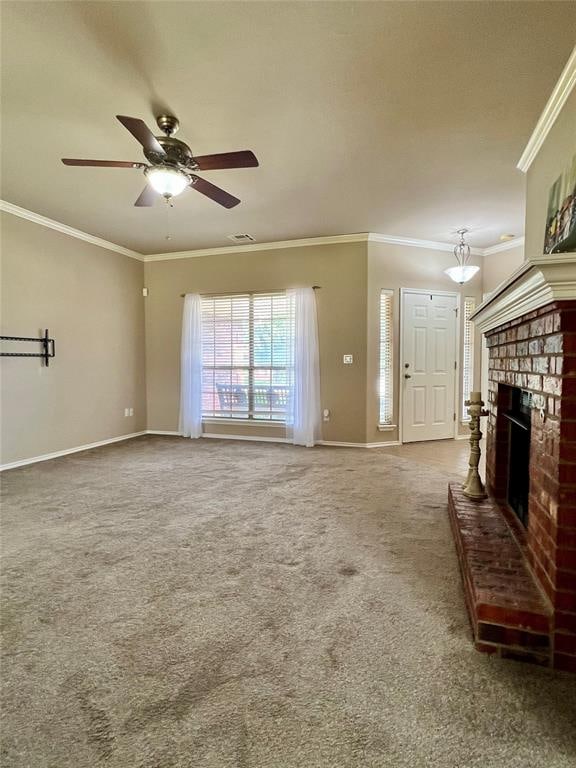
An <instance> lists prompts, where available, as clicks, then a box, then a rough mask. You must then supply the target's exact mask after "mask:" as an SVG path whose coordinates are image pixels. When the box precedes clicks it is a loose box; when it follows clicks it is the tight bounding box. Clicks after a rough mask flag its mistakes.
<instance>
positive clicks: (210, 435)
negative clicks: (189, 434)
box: [202, 432, 291, 443]
mask: <svg viewBox="0 0 576 768" xmlns="http://www.w3.org/2000/svg"><path fill="white" fill-rule="evenodd" d="M202 437H208V438H210V439H216V440H253V441H254V442H257V443H289V442H291V441H290V440H289V439H288V438H287V437H262V436H261V435H219V434H217V433H213V432H204V433H203V434H202Z"/></svg>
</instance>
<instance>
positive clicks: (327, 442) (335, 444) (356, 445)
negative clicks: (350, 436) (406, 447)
mask: <svg viewBox="0 0 576 768" xmlns="http://www.w3.org/2000/svg"><path fill="white" fill-rule="evenodd" d="M318 445H329V446H333V447H336V448H390V446H392V445H401V443H399V442H398V440H390V441H388V442H386V443H341V442H338V441H337V440H320V442H319V443H318Z"/></svg>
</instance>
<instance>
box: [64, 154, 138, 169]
mask: <svg viewBox="0 0 576 768" xmlns="http://www.w3.org/2000/svg"><path fill="white" fill-rule="evenodd" d="M62 162H63V163H64V165H90V166H96V167H98V168H146V167H147V166H146V165H145V163H131V162H130V161H129V160H77V159H75V158H71V157H63V158H62Z"/></svg>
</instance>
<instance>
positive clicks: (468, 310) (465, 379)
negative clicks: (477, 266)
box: [462, 296, 476, 421]
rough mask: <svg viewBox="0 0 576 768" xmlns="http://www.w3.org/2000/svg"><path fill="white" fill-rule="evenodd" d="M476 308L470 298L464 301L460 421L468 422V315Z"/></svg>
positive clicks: (471, 364)
mask: <svg viewBox="0 0 576 768" xmlns="http://www.w3.org/2000/svg"><path fill="white" fill-rule="evenodd" d="M475 308H476V301H475V300H474V298H473V297H472V296H467V297H466V298H465V299H464V356H463V358H462V419H463V420H465V421H468V418H469V416H468V411H467V409H466V406H465V405H464V403H465V402H466V400H468V399H469V398H470V393H471V392H472V387H473V386H474V324H473V323H472V322H471V321H470V315H471V314H472V313H473V312H474V309H475Z"/></svg>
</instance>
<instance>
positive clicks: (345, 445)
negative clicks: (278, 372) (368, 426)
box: [146, 429, 400, 448]
mask: <svg viewBox="0 0 576 768" xmlns="http://www.w3.org/2000/svg"><path fill="white" fill-rule="evenodd" d="M146 434H148V435H173V436H176V437H177V436H179V434H180V433H179V432H170V431H167V430H160V429H149V430H147V432H146ZM202 437H207V438H209V439H211V440H218V439H219V440H251V441H255V442H259V443H291V442H292V441H291V440H290V438H288V437H264V436H262V435H224V434H222V435H220V434H217V433H214V432H204V433H203V435H202ZM318 445H329V446H332V447H336V448H389V447H390V446H392V445H400V443H399V442H398V441H397V440H390V441H388V442H385V443H341V442H338V441H335V440H319V441H318Z"/></svg>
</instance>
